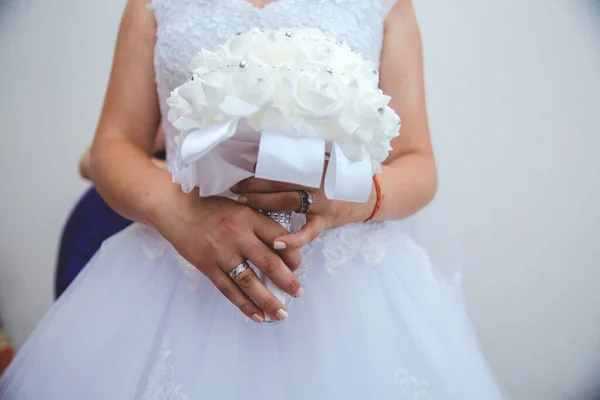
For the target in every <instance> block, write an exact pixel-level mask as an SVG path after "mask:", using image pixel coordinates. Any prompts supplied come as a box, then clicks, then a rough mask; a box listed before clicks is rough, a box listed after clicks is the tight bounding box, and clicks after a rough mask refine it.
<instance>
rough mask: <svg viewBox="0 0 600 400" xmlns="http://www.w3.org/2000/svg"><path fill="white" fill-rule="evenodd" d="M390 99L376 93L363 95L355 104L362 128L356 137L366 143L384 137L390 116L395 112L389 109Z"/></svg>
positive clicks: (355, 110)
mask: <svg viewBox="0 0 600 400" xmlns="http://www.w3.org/2000/svg"><path fill="white" fill-rule="evenodd" d="M389 102H390V97H389V96H386V95H384V94H380V93H378V92H376V91H367V92H364V93H362V95H361V96H360V97H359V98H358V101H357V102H356V103H355V104H354V110H353V111H354V113H355V115H356V118H357V121H358V123H359V125H360V128H359V129H358V130H357V131H356V132H355V134H356V136H357V137H358V138H359V139H360V140H361V141H362V142H364V143H369V142H370V141H371V140H373V139H374V138H377V137H382V135H383V132H384V129H385V127H386V122H387V120H388V114H389V113H390V112H392V113H393V111H392V110H391V109H390V108H389V107H388V103H389Z"/></svg>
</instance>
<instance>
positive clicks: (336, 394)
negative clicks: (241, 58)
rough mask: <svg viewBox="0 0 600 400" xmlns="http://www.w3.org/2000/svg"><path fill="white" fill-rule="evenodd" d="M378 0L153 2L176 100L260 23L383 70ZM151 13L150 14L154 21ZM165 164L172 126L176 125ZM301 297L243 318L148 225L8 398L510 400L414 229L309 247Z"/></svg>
mask: <svg viewBox="0 0 600 400" xmlns="http://www.w3.org/2000/svg"><path fill="white" fill-rule="evenodd" d="M380 2H381V0H278V1H275V2H272V3H270V4H268V5H267V6H265V7H264V8H263V9H258V8H256V7H254V6H253V5H251V4H250V3H248V2H247V1H246V0H154V1H153V2H152V4H150V10H152V11H153V12H154V14H155V17H156V20H157V23H158V25H157V44H156V54H155V69H156V82H157V87H158V94H159V98H160V106H161V110H162V114H163V117H164V118H163V120H164V121H167V118H166V113H167V111H168V110H167V105H166V103H165V100H166V98H167V97H168V96H169V93H170V92H171V90H173V89H174V88H175V87H177V86H178V85H180V84H181V83H183V82H184V81H185V80H186V79H187V78H188V63H189V61H190V59H191V57H192V55H193V54H194V53H195V52H197V51H198V50H199V49H200V48H208V49H211V48H216V47H217V46H218V45H219V44H221V43H222V42H224V41H225V40H226V39H227V38H229V37H231V36H232V35H234V34H235V33H236V32H239V31H246V30H249V29H250V28H252V27H264V28H273V29H276V28H280V27H296V26H305V27H316V28H320V29H322V30H324V31H330V32H332V33H333V34H335V35H336V36H337V37H338V38H339V39H341V40H346V41H347V42H348V43H349V44H350V45H351V46H352V47H353V48H354V49H355V50H357V51H359V52H361V53H362V54H363V56H364V57H365V58H367V59H370V60H372V61H373V62H375V63H376V64H377V65H378V60H379V56H380V51H381V47H382V39H383V20H384V18H385V15H386V13H387V11H388V10H389V7H390V6H391V5H392V4H391V3H393V2H391V3H389V4H381V3H380ZM150 10H149V12H151V11H150ZM164 128H165V131H166V138H167V150H168V151H167V154H168V162H169V163H171V162H172V161H173V153H174V149H175V144H174V141H173V136H174V130H173V127H172V126H171V125H170V124H169V123H168V122H166V123H165V126H164ZM302 252H303V256H304V258H303V264H302V266H301V269H300V271H299V274H300V276H301V279H302V282H303V285H304V288H305V291H306V294H305V296H304V297H303V298H301V299H298V300H295V301H294V302H293V303H292V304H291V306H290V317H289V319H288V320H287V321H285V322H284V323H281V324H275V325H273V324H262V325H256V324H254V323H252V322H248V321H247V320H246V319H245V318H243V316H241V315H240V313H239V312H238V311H237V310H236V309H235V308H234V306H233V305H231V304H230V303H229V302H228V301H227V300H226V299H225V298H224V297H223V296H222V295H221V294H220V293H219V292H218V290H217V289H216V288H215V287H214V286H213V285H212V283H211V282H210V281H209V280H208V279H207V278H205V277H204V276H203V275H201V274H200V273H199V272H198V271H197V270H196V269H195V268H193V267H192V266H191V265H190V264H189V263H187V262H186V261H185V260H183V259H182V258H181V257H180V256H179V255H178V254H177V252H176V251H175V250H174V249H173V248H172V247H171V245H170V244H169V243H168V242H167V241H165V240H164V239H163V238H162V237H161V236H160V235H159V234H158V233H157V232H156V231H155V230H154V229H152V228H150V227H146V226H143V225H140V224H134V225H132V226H131V227H130V228H128V229H126V230H125V231H123V232H122V233H119V234H117V235H115V236H114V237H112V238H111V239H109V240H107V241H106V242H105V243H104V245H103V247H102V248H101V250H100V251H99V252H98V253H97V254H96V256H95V257H94V258H93V259H92V261H91V262H90V263H89V264H88V265H87V266H86V268H85V269H84V271H83V272H82V273H81V275H80V276H79V277H78V278H77V280H76V281H75V282H74V283H73V285H72V286H71V287H70V288H69V289H68V290H67V292H66V293H65V294H64V295H63V296H62V297H61V298H60V299H59V300H58V301H57V302H56V304H55V305H54V306H53V307H52V308H51V310H50V311H49V313H48V314H47V315H46V316H45V318H44V319H43V320H42V322H41V323H40V324H39V326H38V328H37V329H36V330H35V332H34V333H33V334H32V336H31V338H30V339H29V341H28V342H27V343H26V344H25V346H24V347H23V348H22V349H21V351H20V352H19V354H18V355H17V357H16V359H15V360H14V362H13V363H12V365H11V366H10V367H9V369H8V370H7V371H6V373H5V375H4V376H3V377H2V378H1V380H0V398H1V399H2V400H13V399H15V400H75V399H77V400H129V399H140V400H159V399H160V400H330V399H334V400H337V399H349V400H354V399H357V400H359V399H360V400H362V399H375V400H388V399H389V400H392V399H395V400H409V399H410V400H417V399H419V400H425V399H441V400H454V399H455V400H495V399H501V398H503V395H502V394H501V392H500V390H499V389H498V387H497V385H496V383H495V381H494V379H493V377H492V375H491V373H490V372H489V369H488V367H487V365H486V362H485V360H484V358H483V356H482V354H481V351H480V349H479V347H478V344H477V339H476V337H475V335H474V334H473V332H472V329H471V327H470V324H469V321H468V317H467V315H466V313H465V307H464V304H463V300H462V295H461V293H460V288H459V286H458V285H457V284H455V283H452V282H450V281H448V280H446V279H445V278H444V277H443V276H442V275H441V274H439V273H438V272H437V270H436V269H435V268H434V267H433V266H432V265H431V264H430V261H429V259H428V257H427V254H426V253H425V252H424V250H423V249H422V248H421V247H420V246H419V245H418V244H416V243H415V241H414V240H413V239H412V237H411V235H410V233H409V230H408V229H407V224H406V223H405V222H388V223H370V224H354V225H349V226H346V227H343V228H340V229H336V230H331V231H327V232H325V233H323V234H322V235H321V236H320V237H319V238H318V239H317V240H315V241H314V242H312V243H311V244H310V245H308V246H306V247H305V248H304V249H303V251H302Z"/></svg>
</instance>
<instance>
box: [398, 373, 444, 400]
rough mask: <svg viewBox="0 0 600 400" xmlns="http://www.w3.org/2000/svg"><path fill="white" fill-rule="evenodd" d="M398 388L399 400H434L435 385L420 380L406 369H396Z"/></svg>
mask: <svg viewBox="0 0 600 400" xmlns="http://www.w3.org/2000/svg"><path fill="white" fill-rule="evenodd" d="M395 379H396V388H397V390H398V394H399V397H398V400H433V399H434V397H433V393H432V391H433V385H431V384H430V383H428V382H426V381H422V380H419V379H417V378H415V377H414V376H412V375H411V374H409V373H408V372H407V371H406V370H405V369H404V368H402V367H398V368H397V369H396V376H395Z"/></svg>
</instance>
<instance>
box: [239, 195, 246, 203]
mask: <svg viewBox="0 0 600 400" xmlns="http://www.w3.org/2000/svg"><path fill="white" fill-rule="evenodd" d="M237 201H238V203H240V204H246V203H247V202H248V197H246V196H240V197H238V199H237Z"/></svg>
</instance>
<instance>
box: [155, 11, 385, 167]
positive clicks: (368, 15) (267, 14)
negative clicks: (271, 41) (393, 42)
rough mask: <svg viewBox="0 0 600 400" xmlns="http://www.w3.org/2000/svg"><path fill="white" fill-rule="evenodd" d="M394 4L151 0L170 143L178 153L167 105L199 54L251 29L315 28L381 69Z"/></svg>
mask: <svg viewBox="0 0 600 400" xmlns="http://www.w3.org/2000/svg"><path fill="white" fill-rule="evenodd" d="M394 3H395V0H274V1H271V2H270V3H268V4H267V5H266V6H264V7H263V8H257V7H255V6H254V5H252V4H251V3H250V2H248V1H247V0H151V3H150V7H151V9H153V10H154V15H155V18H156V22H157V30H156V36H157V42H156V49H155V57H154V64H155V65H154V67H155V71H156V84H157V89H158V96H159V101H160V109H161V113H162V116H163V126H164V130H165V136H166V142H167V163H168V164H170V163H171V162H172V160H173V154H174V150H175V145H174V133H175V132H174V128H173V127H172V126H171V124H170V123H169V122H168V120H167V118H166V116H167V111H168V110H167V104H166V99H167V98H168V97H169V95H170V93H171V91H172V90H173V89H175V88H176V87H177V86H179V85H181V84H182V83H184V82H185V80H186V79H188V78H189V70H188V64H189V62H190V60H191V58H192V56H193V55H194V54H195V53H197V52H198V51H199V50H200V49H201V48H205V49H208V50H212V49H215V48H217V47H218V46H219V45H220V44H222V43H223V42H225V40H227V39H228V38H230V37H231V36H233V35H235V34H236V33H237V32H243V31H247V30H250V29H251V28H253V27H258V28H266V29H278V28H284V27H312V28H319V29H321V30H323V31H328V32H331V33H332V34H333V35H334V36H335V37H337V38H338V39H340V40H345V41H346V42H348V44H349V45H350V46H351V47H352V48H353V50H355V51H358V52H360V53H361V54H362V55H363V57H365V58H366V59H369V60H371V61H373V62H374V63H375V64H376V65H379V57H380V53H381V46H382V42H383V21H384V19H385V16H386V15H387V13H388V11H389V9H390V8H391V6H392V5H393V4H394Z"/></svg>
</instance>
